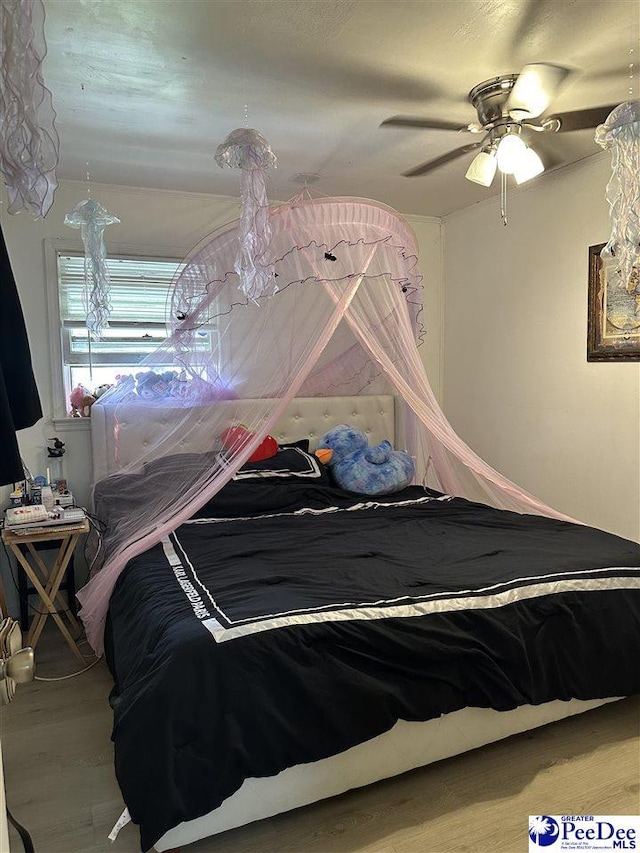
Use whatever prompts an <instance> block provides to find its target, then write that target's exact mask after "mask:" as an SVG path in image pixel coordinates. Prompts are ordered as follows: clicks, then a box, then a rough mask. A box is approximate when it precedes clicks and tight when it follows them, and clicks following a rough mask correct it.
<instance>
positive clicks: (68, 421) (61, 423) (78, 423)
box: [52, 418, 91, 432]
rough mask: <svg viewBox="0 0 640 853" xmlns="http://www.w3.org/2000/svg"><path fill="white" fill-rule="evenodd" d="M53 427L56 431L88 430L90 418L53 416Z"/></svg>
mask: <svg viewBox="0 0 640 853" xmlns="http://www.w3.org/2000/svg"><path fill="white" fill-rule="evenodd" d="M52 423H53V426H54V429H55V430H56V431H57V432H89V430H90V429H91V418H54V419H53V421H52Z"/></svg>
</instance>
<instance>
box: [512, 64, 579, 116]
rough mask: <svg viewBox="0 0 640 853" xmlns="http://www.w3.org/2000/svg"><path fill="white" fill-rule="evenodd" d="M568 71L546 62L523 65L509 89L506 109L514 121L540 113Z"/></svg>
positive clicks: (556, 91) (555, 92) (551, 98)
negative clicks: (511, 87)
mask: <svg viewBox="0 0 640 853" xmlns="http://www.w3.org/2000/svg"><path fill="white" fill-rule="evenodd" d="M569 73H570V69H569V68H564V67H563V66H562V65H551V64H549V63H546V62H537V63H534V64H532V65H525V67H524V68H523V69H522V71H521V72H520V74H519V75H518V79H517V80H516V82H515V84H514V86H513V89H512V90H511V94H510V95H509V98H508V100H507V103H506V105H505V109H506V111H507V112H508V113H509V115H510V116H511V118H514V119H516V121H519V120H522V119H526V118H536V116H539V115H542V113H543V112H544V111H545V110H546V109H547V108H548V106H549V104H550V103H551V101H552V100H553V98H554V97H555V96H556V94H557V93H558V91H559V90H560V87H561V86H562V83H563V82H564V80H565V79H566V77H567V76H568V75H569Z"/></svg>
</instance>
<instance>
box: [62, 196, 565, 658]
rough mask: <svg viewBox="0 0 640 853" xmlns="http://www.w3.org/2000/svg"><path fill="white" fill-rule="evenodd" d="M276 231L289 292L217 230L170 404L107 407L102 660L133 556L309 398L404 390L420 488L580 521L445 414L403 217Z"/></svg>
mask: <svg viewBox="0 0 640 853" xmlns="http://www.w3.org/2000/svg"><path fill="white" fill-rule="evenodd" d="M270 225H271V231H272V237H271V251H270V258H269V259H267V260H268V262H270V263H273V264H274V269H275V276H276V277H275V283H276V287H277V290H276V292H275V293H273V292H272V289H271V290H270V292H269V294H267V295H265V296H260V297H258V298H255V299H249V298H248V297H247V296H246V295H245V294H244V293H243V292H242V290H241V289H240V287H239V284H240V282H239V277H238V273H237V272H236V271H235V268H234V263H235V259H236V255H237V249H238V229H237V225H232V226H230V227H229V228H227V229H223V230H222V231H220V232H217V233H215V234H214V235H212V236H210V237H208V238H207V239H205V240H204V241H203V242H202V243H201V244H200V245H199V246H197V247H196V248H195V249H194V250H193V252H192V253H191V254H190V256H189V257H188V258H187V259H186V261H185V263H184V265H183V267H182V269H181V271H180V272H179V274H178V275H177V277H176V280H175V282H174V287H173V289H172V294H171V300H170V305H169V306H168V319H169V324H170V334H169V335H168V338H167V340H166V343H165V344H164V346H163V347H162V349H161V350H160V351H159V352H157V353H155V354H154V355H153V356H150V357H149V358H148V359H147V365H148V366H153V368H154V370H155V371H156V373H158V371H161V370H172V371H174V375H167V376H166V377H165V378H164V379H163V380H162V381H160V380H158V383H156V384H159V385H160V386H161V388H160V390H161V392H162V394H163V396H159V395H156V396H154V392H153V391H151V393H150V394H147V393H146V392H145V387H144V386H142V385H141V383H140V381H136V380H135V379H134V378H133V377H131V378H129V379H125V380H123V381H121V382H120V383H119V384H118V385H117V386H116V387H114V388H112V389H111V390H110V391H109V392H107V394H105V395H103V396H102V397H101V398H100V399H99V400H98V401H97V402H96V403H95V404H94V410H95V406H98V407H106V412H107V413H108V419H107V421H108V423H109V424H111V425H112V433H113V434H112V435H111V436H110V440H109V442H108V448H105V451H108V452H109V453H110V454H111V458H110V459H109V460H108V462H109V469H110V470H111V471H116V472H117V473H114V474H111V475H110V476H109V477H107V478H106V479H105V480H102V481H101V482H100V483H98V484H96V487H95V491H94V496H95V498H96V500H95V505H96V512H97V513H98V515H99V514H100V500H99V497H100V495H101V494H106V493H109V492H111V493H112V494H114V495H116V496H117V498H118V500H117V510H116V513H115V514H114V512H113V510H112V511H111V513H110V515H109V526H108V528H107V529H105V530H104V531H103V535H102V537H101V541H99V542H98V541H97V537H94V539H95V541H94V542H93V543H92V546H91V547H92V548H93V552H94V554H93V557H94V561H93V567H92V576H91V578H90V580H89V582H88V583H87V585H86V586H85V587H84V588H83V589H82V590H81V591H80V592H79V593H78V598H79V600H80V602H81V605H82V609H81V611H80V616H81V617H82V619H83V621H84V624H85V627H86V630H87V637H88V639H89V641H90V643H91V645H92V646H93V648H94V649H95V650H96V651H100V650H101V649H102V642H103V632H104V624H105V618H106V612H107V608H108V603H109V598H110V595H111V592H112V590H113V587H114V584H115V582H116V580H117V578H118V576H119V574H120V573H121V572H122V570H123V568H124V567H125V565H126V564H127V562H128V561H129V560H130V559H131V558H133V557H135V556H137V555H138V554H140V553H141V552H143V551H145V550H146V549H148V548H150V547H151V546H152V545H155V544H156V543H158V542H160V541H161V540H162V539H163V537H165V536H166V535H167V534H168V533H169V532H170V531H172V530H174V529H175V528H177V527H178V526H179V525H180V524H182V523H183V522H184V521H185V520H186V519H188V518H189V517H190V516H191V515H192V514H193V513H194V512H195V511H197V510H198V509H200V507H202V506H203V505H204V504H205V503H206V502H207V501H208V500H209V499H210V498H211V497H212V496H213V495H214V494H215V493H216V492H217V491H218V490H219V489H220V488H222V486H223V485H224V484H225V483H226V482H227V481H228V480H229V479H230V478H231V477H232V476H233V475H234V473H235V472H236V471H237V470H238V468H239V467H240V466H241V465H242V464H243V463H244V462H245V461H246V460H247V459H248V458H249V456H250V455H251V454H252V453H253V452H254V450H255V449H256V447H257V446H258V445H259V444H260V442H261V440H262V438H263V437H264V436H265V435H266V434H269V432H270V431H271V430H272V429H273V427H274V425H275V424H276V422H277V421H278V420H279V418H280V417H281V416H282V414H283V413H284V411H285V410H286V408H287V406H288V405H289V404H290V403H291V401H292V399H293V398H294V397H296V396H304V397H323V396H344V395H359V394H379V393H392V394H394V395H395V397H396V400H397V409H398V410H399V412H400V415H401V417H400V424H401V426H400V432H399V433H398V434H396V442H395V443H396V446H397V447H399V448H402V449H405V448H406V449H408V450H409V451H410V452H411V453H412V454H413V455H414V457H415V459H416V481H417V482H424V483H425V484H426V483H428V484H429V485H430V486H433V487H435V488H439V489H441V490H442V491H444V492H446V493H449V494H454V495H458V496H461V497H467V498H470V499H472V500H480V501H483V502H486V503H490V504H492V505H494V506H497V507H500V508H504V509H509V510H514V511H517V512H525V513H536V514H541V515H547V516H551V517H554V518H558V519H563V520H571V519H569V518H568V517H567V516H564V515H563V514H561V513H559V512H556V511H555V510H553V509H552V508H551V507H548V506H546V505H545V504H544V503H542V502H541V501H539V500H537V499H536V498H535V497H533V496H531V495H529V494H527V492H525V491H523V490H522V489H520V488H519V487H518V486H516V485H515V484H514V483H512V482H510V481H509V480H508V479H507V478H506V477H503V476H502V475H501V474H499V473H498V472H497V471H495V470H494V469H493V468H491V467H490V466H489V465H488V464H487V463H486V462H484V461H483V460H482V459H480V458H479V457H478V456H477V455H476V454H475V453H474V452H473V451H472V450H471V449H470V448H469V447H467V445H466V444H465V443H464V442H463V441H462V439H460V437H459V436H457V435H456V433H455V431H454V429H453V428H452V426H451V425H450V424H449V422H448V421H447V419H446V418H445V416H444V414H443V412H442V410H441V409H440V406H439V405H438V402H437V400H436V398H435V396H434V394H433V392H432V390H431V387H430V385H429V380H428V378H427V375H426V372H425V368H424V365H423V362H422V359H421V356H420V350H419V344H420V343H421V341H422V338H423V336H424V334H428V321H427V329H426V331H425V328H424V326H423V324H422V304H423V282H422V276H421V275H420V272H419V268H418V257H417V248H416V240H415V236H414V234H413V232H412V231H411V229H410V227H409V225H408V224H407V223H406V222H405V221H404V220H403V219H402V217H401V216H400V215H399V214H398V213H396V212H395V211H393V210H391V209H390V208H387V207H385V206H384V205H381V204H378V203H375V202H370V201H364V200H359V199H349V198H326V199H313V200H311V199H305V198H303V197H298V198H296V199H294V200H292V201H291V202H289V203H287V204H284V205H281V206H280V207H277V208H275V209H273V210H272V211H271V212H270ZM141 370H144V367H141ZM156 409H161V410H162V416H161V418H160V420H162V421H163V422H164V427H163V432H162V434H161V435H159V436H155V437H154V438H153V440H149V441H148V442H146V444H143V443H142V442H141V443H140V444H139V446H140V447H143V449H144V452H143V453H142V454H138V457H137V458H135V459H133V460H132V459H128V458H125V454H124V452H123V444H124V436H125V434H126V435H129V436H130V435H131V434H135V433H136V431H137V430H139V432H140V433H141V434H142V433H144V431H145V429H146V424H147V423H148V421H149V420H150V419H153V420H154V422H157V420H158V417H157V416H158V412H157V411H153V410H156ZM151 415H153V418H150V416H151ZM234 422H242V423H243V424H244V425H245V426H246V427H247V429H248V430H249V431H250V432H252V433H254V437H253V438H252V439H251V440H250V441H248V443H246V444H245V445H244V446H242V447H240V448H237V449H236V450H235V451H234V452H233V453H231V455H221V454H220V453H219V451H220V447H221V440H220V436H221V433H222V432H223V431H224V429H225V428H226V427H227V426H229V425H230V424H232V423H234ZM185 447H188V449H189V451H190V452H189V454H184V455H182V456H180V457H178V460H177V462H178V464H176V465H174V466H173V467H172V468H171V481H170V482H167V480H166V468H164V469H163V468H162V466H158V464H157V463H156V464H154V462H155V461H156V460H158V459H159V458H161V457H167V456H173V455H175V454H180V453H181V452H183V451H184V448H185Z"/></svg>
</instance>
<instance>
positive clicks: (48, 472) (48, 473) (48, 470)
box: [47, 468, 51, 486]
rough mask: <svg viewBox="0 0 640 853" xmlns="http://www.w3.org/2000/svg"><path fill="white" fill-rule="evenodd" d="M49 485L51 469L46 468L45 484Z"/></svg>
mask: <svg viewBox="0 0 640 853" xmlns="http://www.w3.org/2000/svg"><path fill="white" fill-rule="evenodd" d="M50 485H51V471H50V469H49V468H47V486H50Z"/></svg>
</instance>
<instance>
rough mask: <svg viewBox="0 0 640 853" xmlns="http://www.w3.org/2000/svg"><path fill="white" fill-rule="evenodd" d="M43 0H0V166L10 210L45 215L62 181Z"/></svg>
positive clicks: (37, 215) (10, 211)
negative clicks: (47, 77)
mask: <svg viewBox="0 0 640 853" xmlns="http://www.w3.org/2000/svg"><path fill="white" fill-rule="evenodd" d="M44 17H45V13H44V4H43V2H42V0H0V18H1V26H0V43H1V45H2V50H0V116H1V117H2V133H0V171H1V172H2V174H3V176H4V180H5V184H6V187H7V195H8V199H9V204H8V210H9V213H19V212H20V211H21V210H23V209H25V210H31V212H32V213H33V214H34V216H36V217H39V216H42V217H45V216H46V215H47V213H48V212H49V209H50V207H51V205H52V204H53V196H54V194H55V191H56V189H57V187H58V181H57V179H56V169H57V167H58V160H59V155H60V139H59V137H58V132H57V131H56V128H55V118H56V112H55V110H54V108H53V102H52V97H51V92H50V91H49V89H47V87H46V86H45V84H44V79H43V76H42V61H43V59H44V57H45V54H46V52H47V45H46V41H45V36H44Z"/></svg>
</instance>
